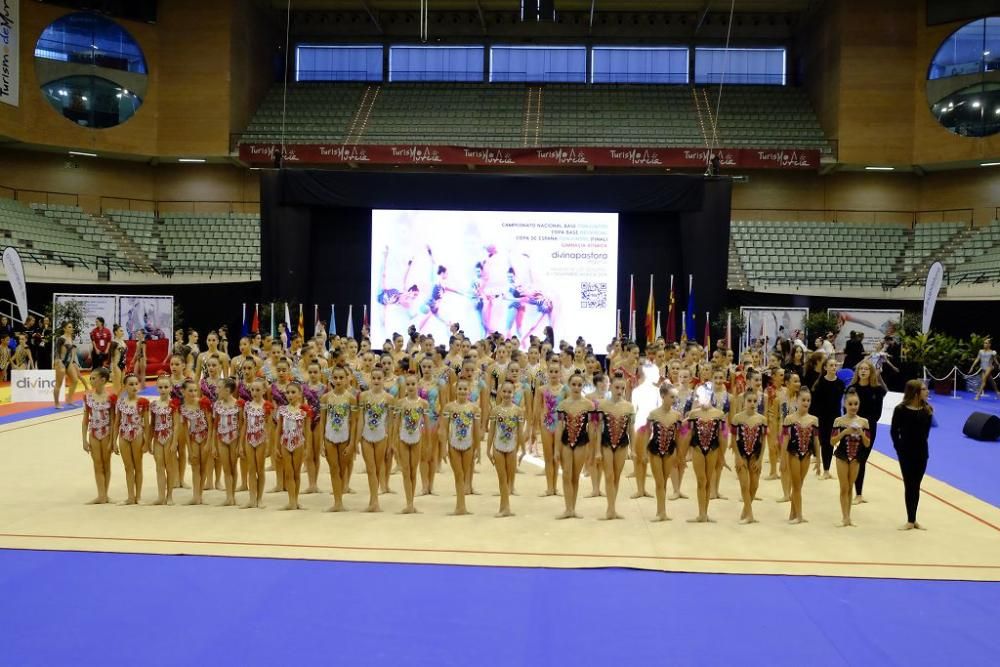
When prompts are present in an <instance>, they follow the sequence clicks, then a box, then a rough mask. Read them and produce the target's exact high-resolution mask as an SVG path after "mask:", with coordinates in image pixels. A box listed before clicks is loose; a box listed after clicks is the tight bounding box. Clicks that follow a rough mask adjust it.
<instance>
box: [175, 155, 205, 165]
mask: <svg viewBox="0 0 1000 667" xmlns="http://www.w3.org/2000/svg"><path fill="white" fill-rule="evenodd" d="M177 161H178V162H188V163H196V164H197V163H201V162H204V161H205V158H200V157H182V158H178V159H177Z"/></svg>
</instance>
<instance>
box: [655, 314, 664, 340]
mask: <svg viewBox="0 0 1000 667" xmlns="http://www.w3.org/2000/svg"><path fill="white" fill-rule="evenodd" d="M662 336H663V334H662V333H660V311H656V338H661V337H662Z"/></svg>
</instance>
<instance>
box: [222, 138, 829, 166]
mask: <svg viewBox="0 0 1000 667" xmlns="http://www.w3.org/2000/svg"><path fill="white" fill-rule="evenodd" d="M280 150H281V147H280V145H278V144H241V145H240V160H242V161H243V162H245V163H247V164H249V165H268V166H271V165H273V164H274V162H275V157H276V154H277V153H278V152H280ZM714 153H715V154H716V155H718V158H719V166H720V167H721V168H722V169H811V170H817V169H819V158H820V153H819V151H818V150H813V149H809V150H799V149H784V148H782V149H756V148H734V149H720V150H718V151H715V152H714ZM707 154H708V150H707V149H705V148H580V147H576V148H565V147H556V148H469V147H462V146H430V145H424V144H397V145H387V146H381V145H370V146H369V145H360V144H359V145H341V144H294V145H286V146H285V152H284V155H283V160H284V163H285V164H286V165H287V166H291V165H296V164H301V165H315V164H357V165H362V164H401V165H414V164H427V165H473V166H482V167H491V166H509V167H642V168H658V167H662V168H673V167H677V168H694V169H698V168H702V167H705V165H706V162H707V159H706V158H707Z"/></svg>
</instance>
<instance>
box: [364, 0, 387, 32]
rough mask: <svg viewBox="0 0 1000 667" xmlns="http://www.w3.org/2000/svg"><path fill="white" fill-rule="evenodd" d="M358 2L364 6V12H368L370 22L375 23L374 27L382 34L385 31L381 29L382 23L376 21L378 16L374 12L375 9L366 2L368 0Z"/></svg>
mask: <svg viewBox="0 0 1000 667" xmlns="http://www.w3.org/2000/svg"><path fill="white" fill-rule="evenodd" d="M359 2H360V3H361V6H362V7H363V8H364V10H365V12H367V13H368V18H370V19H371V20H372V23H374V24H375V29H376V30H378V32H379V34H380V35H381V34H383V33H384V32H385V31H384V30H382V24H380V23H379V22H378V16H377V15H376V14H375V11H374V10H373V9H372V7H371V5H370V4H368V0H359Z"/></svg>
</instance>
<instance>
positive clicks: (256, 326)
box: [250, 303, 260, 334]
mask: <svg viewBox="0 0 1000 667" xmlns="http://www.w3.org/2000/svg"><path fill="white" fill-rule="evenodd" d="M250 333H252V334H258V333H260V304H259V303H255V304H254V305H253V322H251V323H250Z"/></svg>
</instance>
